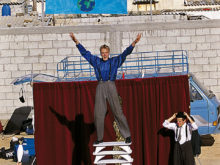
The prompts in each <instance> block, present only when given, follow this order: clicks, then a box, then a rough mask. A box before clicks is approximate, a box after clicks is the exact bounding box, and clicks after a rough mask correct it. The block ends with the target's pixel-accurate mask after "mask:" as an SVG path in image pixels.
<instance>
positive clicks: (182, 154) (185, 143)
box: [163, 112, 198, 165]
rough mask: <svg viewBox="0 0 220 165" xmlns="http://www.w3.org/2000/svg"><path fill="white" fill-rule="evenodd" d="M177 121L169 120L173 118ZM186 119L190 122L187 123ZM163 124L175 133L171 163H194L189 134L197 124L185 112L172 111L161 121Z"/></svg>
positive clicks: (175, 164) (193, 164) (184, 164)
mask: <svg viewBox="0 0 220 165" xmlns="http://www.w3.org/2000/svg"><path fill="white" fill-rule="evenodd" d="M175 118H176V119H177V122H171V121H172V120H174V119H175ZM187 119H188V120H189V121H190V123H187ZM163 126H164V127H165V128H168V129H170V130H173V131H174V133H175V145H174V155H173V158H174V159H173V161H174V162H173V163H174V165H195V160H194V156H193V150H192V144H191V136H192V131H194V130H197V129H198V126H197V125H196V123H195V122H194V121H193V120H192V119H191V118H190V116H189V115H188V114H187V113H186V112H178V113H174V114H173V116H171V117H170V118H169V119H167V120H165V121H164V122H163Z"/></svg>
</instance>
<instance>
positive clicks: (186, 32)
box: [180, 29, 196, 36]
mask: <svg viewBox="0 0 220 165" xmlns="http://www.w3.org/2000/svg"><path fill="white" fill-rule="evenodd" d="M195 34H196V30H195V29H181V30H180V35H181V36H193V35H195Z"/></svg>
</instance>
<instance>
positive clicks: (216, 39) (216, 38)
mask: <svg viewBox="0 0 220 165" xmlns="http://www.w3.org/2000/svg"><path fill="white" fill-rule="evenodd" d="M205 38H206V42H219V41H220V34H219V35H206V36H205Z"/></svg>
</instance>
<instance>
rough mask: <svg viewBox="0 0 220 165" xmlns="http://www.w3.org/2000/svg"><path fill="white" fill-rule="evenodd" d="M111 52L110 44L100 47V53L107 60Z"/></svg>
mask: <svg viewBox="0 0 220 165" xmlns="http://www.w3.org/2000/svg"><path fill="white" fill-rule="evenodd" d="M109 53H110V48H109V46H107V45H102V46H101V47H100V54H101V56H102V59H103V60H104V61H107V60H108V58H109Z"/></svg>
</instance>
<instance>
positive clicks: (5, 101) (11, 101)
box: [0, 100, 14, 107]
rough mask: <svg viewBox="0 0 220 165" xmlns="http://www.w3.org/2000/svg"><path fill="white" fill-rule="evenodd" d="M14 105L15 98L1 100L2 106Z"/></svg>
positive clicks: (0, 105) (0, 104)
mask: <svg viewBox="0 0 220 165" xmlns="http://www.w3.org/2000/svg"><path fill="white" fill-rule="evenodd" d="M12 105H14V104H13V100H0V107H4V106H5V107H8V106H12Z"/></svg>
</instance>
